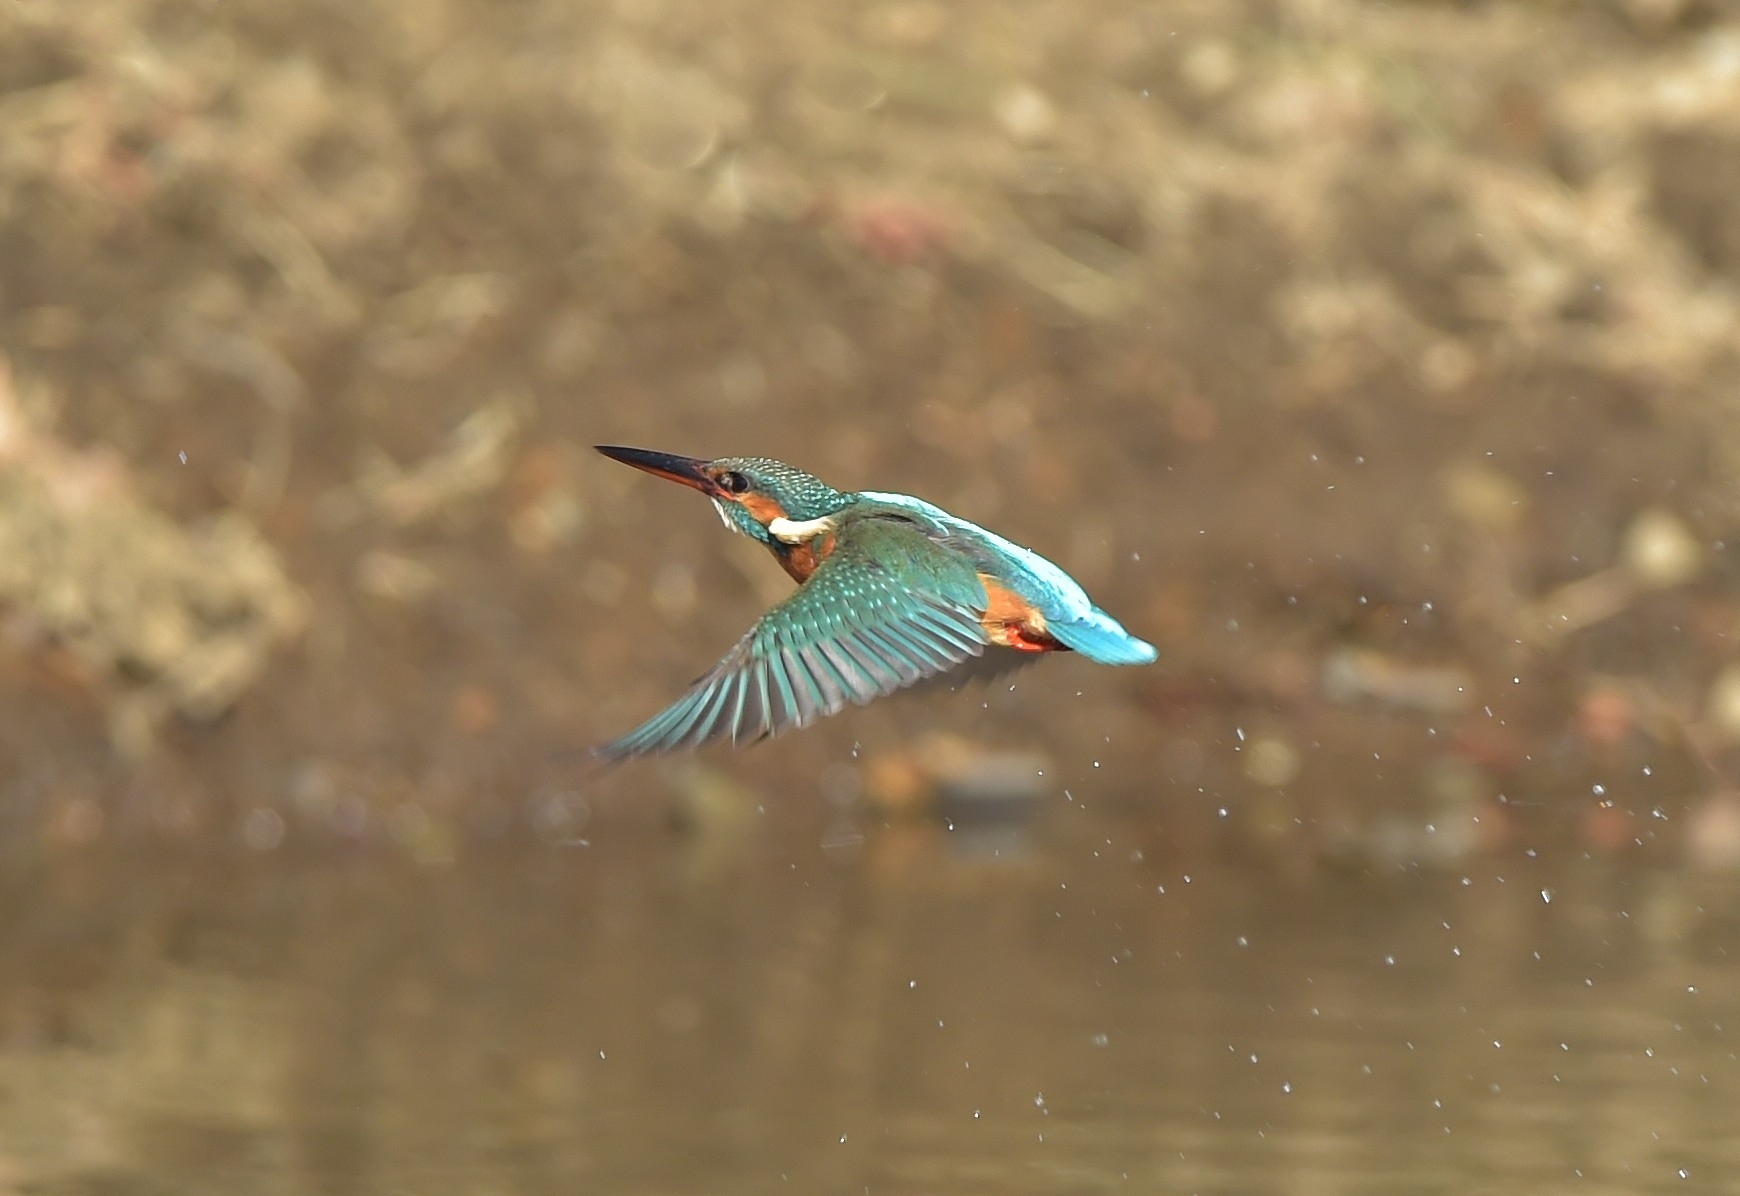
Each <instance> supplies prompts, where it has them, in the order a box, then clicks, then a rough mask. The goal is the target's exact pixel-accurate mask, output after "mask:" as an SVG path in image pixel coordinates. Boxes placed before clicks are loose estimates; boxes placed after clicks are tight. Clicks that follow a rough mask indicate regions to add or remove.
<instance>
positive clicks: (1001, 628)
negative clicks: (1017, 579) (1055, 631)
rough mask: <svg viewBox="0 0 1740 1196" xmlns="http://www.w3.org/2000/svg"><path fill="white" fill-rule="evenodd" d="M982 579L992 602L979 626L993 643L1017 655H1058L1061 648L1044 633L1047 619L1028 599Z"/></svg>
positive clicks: (981, 575) (1003, 586)
mask: <svg viewBox="0 0 1740 1196" xmlns="http://www.w3.org/2000/svg"><path fill="white" fill-rule="evenodd" d="M979 580H980V581H982V582H984V583H985V595H986V597H988V598H989V599H990V603H989V605H987V606H986V607H985V613H984V614H983V615H981V616H980V617H979V623H980V625H981V626H983V627H984V629H985V634H986V635H987V636H989V637H990V639H991V642H992V643H993V644H1001V645H1002V646H1003V647H1005V648H1014V649H1015V650H1016V651H1017V652H1055V651H1057V649H1058V648H1060V647H1061V646H1062V645H1060V644H1059V643H1058V642H1057V641H1056V640H1054V639H1052V638H1051V635H1050V633H1048V632H1047V631H1046V630H1045V616H1044V615H1042V614H1040V613H1039V612H1038V611H1037V610H1036V609H1034V606H1033V604H1032V603H1030V602H1028V601H1027V599H1025V598H1023V597H1021V595H1019V594H1017V593H1016V592H1015V591H1014V590H1011V589H1009V588H1008V587H1007V586H1005V585H1003V584H1002V583H1001V582H998V581H997V580H996V579H994V578H991V577H988V576H986V575H985V574H983V573H981V574H979Z"/></svg>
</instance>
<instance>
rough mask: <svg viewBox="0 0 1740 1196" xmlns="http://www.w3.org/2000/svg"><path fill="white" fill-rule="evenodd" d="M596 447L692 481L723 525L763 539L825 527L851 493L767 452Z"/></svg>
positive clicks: (795, 537)
mask: <svg viewBox="0 0 1740 1196" xmlns="http://www.w3.org/2000/svg"><path fill="white" fill-rule="evenodd" d="M597 448H598V451H599V452H601V453H603V454H604V455H605V456H606V457H609V458H610V459H611V460H612V461H621V462H622V463H623V464H624V465H632V466H634V467H635V468H636V469H641V470H645V471H646V472H647V473H650V474H653V475H655V476H657V477H661V478H668V479H670V480H671V481H673V482H681V483H682V484H683V485H685V486H689V487H692V488H693V489H696V490H699V491H700V492H701V493H702V494H705V495H706V496H707V497H708V498H710V499H712V500H713V505H714V506H715V507H716V508H718V511H719V516H720V518H722V519H723V520H724V521H725V526H727V527H729V528H731V529H732V530H733V531H739V532H742V533H743V534H744V535H746V536H748V537H750V538H751V539H754V540H759V541H760V542H761V543H763V544H770V543H772V542H773V541H774V540H784V541H787V542H791V543H795V542H798V541H802V540H805V539H808V538H809V537H811V536H813V535H816V534H818V533H819V532H821V531H822V530H825V528H826V526H827V524H826V521H827V520H828V519H829V517H830V516H832V515H834V514H835V513H837V512H838V511H840V510H841V509H843V508H845V507H847V506H849V505H850V504H851V503H852V502H853V498H852V496H851V495H849V494H842V493H841V492H840V491H838V490H835V489H834V488H833V487H832V486H829V485H828V484H827V483H826V482H823V481H822V480H821V479H820V478H817V477H814V476H812V475H810V474H807V473H805V472H804V471H803V470H801V469H793V468H792V467H791V466H789V465H787V464H786V463H785V462H784V461H775V460H774V459H773V458H771V457H719V458H717V459H716V460H712V461H703V460H701V459H700V458H697V457H679V456H677V455H675V454H674V453H659V452H654V451H652V450H651V449H637V448H622V447H619V446H616V445H607V444H601V445H598V446H597Z"/></svg>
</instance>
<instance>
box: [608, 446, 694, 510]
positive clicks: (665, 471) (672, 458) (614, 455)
mask: <svg viewBox="0 0 1740 1196" xmlns="http://www.w3.org/2000/svg"><path fill="white" fill-rule="evenodd" d="M592 447H594V448H596V449H597V450H598V451H599V452H601V453H603V454H604V455H605V456H606V457H609V458H610V459H611V460H612V461H621V462H622V463H623V464H624V465H632V466H634V467H635V468H636V469H641V470H645V471H646V472H647V473H650V474H652V475H653V476H654V477H660V478H668V479H669V480H671V481H673V482H681V483H682V484H683V485H685V486H692V487H694V488H695V489H696V490H699V491H700V492H701V493H702V494H705V495H707V496H708V497H709V498H716V497H718V495H719V493H720V490H719V487H718V485H717V484H716V483H715V482H714V481H713V479H712V478H710V477H708V476H707V473H706V466H707V462H706V461H703V460H701V459H700V458H699V457H679V456H677V455H676V454H675V453H655V452H654V451H653V450H652V449H637V448H623V447H621V446H619V445H614V444H597V445H593V446H592Z"/></svg>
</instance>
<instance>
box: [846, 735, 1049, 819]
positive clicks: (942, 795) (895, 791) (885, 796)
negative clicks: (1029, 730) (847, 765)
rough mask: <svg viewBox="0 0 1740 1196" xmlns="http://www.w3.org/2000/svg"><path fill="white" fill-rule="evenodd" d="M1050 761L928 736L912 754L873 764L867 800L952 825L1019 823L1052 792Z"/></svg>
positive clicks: (893, 811) (882, 758)
mask: <svg viewBox="0 0 1740 1196" xmlns="http://www.w3.org/2000/svg"><path fill="white" fill-rule="evenodd" d="M1049 770H1050V764H1049V762H1048V760H1047V759H1046V757H1045V756H1044V755H1042V754H1040V753H1038V752H1022V751H1007V750H1000V749H996V748H991V747H988V746H985V745H982V744H977V743H974V742H972V741H971V740H967V739H962V738H960V737H958V736H954V735H942V734H934V735H929V736H926V737H925V738H924V739H922V740H921V741H919V742H918V743H917V744H916V745H914V746H913V747H912V748H911V749H910V750H908V751H902V752H892V753H888V754H885V755H881V756H877V757H874V758H872V759H871V760H870V761H869V763H868V764H867V765H866V767H865V770H864V796H865V797H866V798H867V799H868V800H869V801H870V803H871V804H872V805H874V806H876V807H878V808H879V809H882V810H884V811H886V812H888V813H891V814H901V815H906V814H917V813H935V814H937V815H939V816H941V817H943V818H946V819H949V820H951V821H953V820H958V821H961V822H972V821H983V820H987V819H1003V818H1020V817H1024V816H1026V815H1027V814H1028V813H1030V812H1031V811H1032V809H1033V807H1034V806H1036V805H1037V804H1038V803H1039V802H1040V801H1042V800H1043V799H1044V798H1045V796H1046V795H1047V794H1048V793H1049V792H1051V790H1052V787H1051V786H1050V785H1049V784H1048V783H1047V782H1046V778H1045V774H1046V773H1047V772H1048V771H1049Z"/></svg>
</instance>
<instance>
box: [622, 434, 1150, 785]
mask: <svg viewBox="0 0 1740 1196" xmlns="http://www.w3.org/2000/svg"><path fill="white" fill-rule="evenodd" d="M596 447H597V449H598V451H599V452H600V453H603V454H604V455H605V456H606V457H609V458H611V459H612V460H614V461H620V462H622V463H623V464H624V465H632V466H634V468H636V469H641V470H645V471H646V472H647V473H650V474H653V475H654V476H656V477H661V478H667V479H669V480H670V481H673V482H680V483H681V484H682V485H685V486H688V487H691V488H692V489H695V490H699V491H700V492H701V493H702V494H704V495H706V496H707V497H708V498H710V499H711V500H712V501H713V506H714V509H716V510H717V511H718V512H719V518H720V519H722V520H723V521H724V523H725V526H726V527H728V528H730V529H731V530H732V531H734V532H739V533H741V534H743V535H745V536H748V537H749V538H750V539H751V540H754V541H755V542H756V543H758V544H761V545H763V546H764V547H766V548H767V549H768V550H769V551H770V552H772V553H773V556H774V559H776V560H777V561H778V562H779V564H780V566H781V567H782V568H784V570H785V571H786V572H787V573H788V574H790V575H791V577H792V579H793V580H794V581H796V582H797V583H798V588H797V589H796V591H794V592H793V593H792V594H791V596H790V597H788V598H786V599H784V600H783V601H781V602H779V603H778V604H776V605H775V606H774V607H773V609H771V610H769V611H768V612H767V613H766V614H764V615H762V616H761V618H760V619H759V620H758V621H757V622H756V624H755V626H753V627H751V628H750V629H749V633H748V634H747V635H745V636H744V637H743V638H742V639H741V640H739V641H738V642H737V646H736V647H734V648H732V649H731V651H730V652H728V653H726V655H725V658H724V659H723V660H721V661H720V662H719V663H718V664H716V665H714V666H713V668H712V669H710V670H709V671H708V672H707V673H705V674H704V675H703V676H702V677H701V678H700V679H699V680H697V681H696V682H695V683H694V684H693V685H691V686H690V687H689V689H688V691H687V692H686V693H684V694H683V696H682V697H680V698H678V699H677V700H676V702H675V703H673V704H672V705H671V706H669V707H667V708H666V709H664V710H662V711H660V712H659V713H658V714H655V715H653V717H652V718H650V719H648V720H647V721H646V722H644V723H642V724H641V725H640V726H638V727H636V728H635V729H634V730H632V731H630V732H628V733H627V734H626V735H623V736H621V737H620V738H618V739H614V740H611V741H610V742H609V743H606V744H603V745H602V746H600V747H597V748H594V749H593V755H594V756H595V757H596V758H598V759H599V760H601V761H604V762H606V763H615V762H617V761H621V760H626V759H628V758H630V757H634V756H643V755H648V754H651V753H656V752H665V751H671V750H674V749H678V748H690V747H698V746H700V745H701V744H703V743H707V742H710V741H713V740H718V739H729V740H730V741H731V742H732V743H734V744H742V743H752V742H754V741H756V740H759V739H765V738H768V737H769V736H773V735H777V734H779V733H780V732H782V731H785V730H787V729H789V728H791V727H805V726H808V725H809V724H811V723H813V722H815V721H816V720H817V719H820V718H823V717H825V716H827V715H830V714H835V713H837V712H839V711H840V710H842V709H844V708H845V707H846V706H847V705H848V704H856V705H860V706H861V705H863V704H864V703H866V702H869V701H871V700H872V699H874V698H879V697H882V696H884V695H886V694H891V693H893V692H895V691H896V690H900V689H904V688H906V687H907V686H909V685H913V684H915V683H916V682H919V681H921V680H924V679H925V678H927V677H935V676H939V675H941V674H944V673H947V672H950V671H951V670H953V669H956V668H958V667H960V666H962V665H965V664H967V663H968V662H970V661H972V660H974V659H975V658H977V657H980V656H982V655H984V653H985V652H986V650H987V649H990V648H993V647H994V648H997V649H1001V650H1005V651H1007V652H1013V653H1040V652H1069V651H1074V652H1079V653H1081V654H1082V655H1083V656H1085V657H1087V658H1088V659H1089V660H1093V661H1096V662H1098V663H1100V664H1111V665H1140V664H1150V663H1152V662H1153V661H1154V660H1155V659H1156V657H1157V656H1158V653H1156V652H1155V650H1154V646H1153V645H1152V644H1149V643H1147V642H1146V641H1144V640H1140V639H1137V638H1136V637H1135V636H1133V635H1131V634H1130V633H1129V632H1127V631H1125V630H1124V628H1123V626H1122V625H1120V624H1119V623H1118V621H1117V620H1116V619H1114V618H1112V617H1111V616H1110V615H1108V614H1107V613H1106V612H1105V611H1103V610H1101V609H1100V608H1099V607H1097V606H1095V605H1094V604H1093V601H1092V600H1091V599H1090V598H1089V597H1088V596H1087V593H1086V591H1084V590H1083V589H1082V588H1081V586H1080V585H1078V584H1077V583H1076V581H1075V579H1074V578H1072V577H1071V576H1070V575H1069V574H1067V573H1065V572H1064V571H1063V570H1062V569H1060V568H1058V567H1057V566H1056V565H1054V564H1052V563H1051V562H1050V561H1048V560H1046V559H1045V558H1044V557H1042V556H1040V555H1039V554H1038V553H1036V552H1033V551H1031V550H1029V549H1026V548H1023V547H1021V546H1020V545H1019V544H1015V543H1012V542H1010V541H1008V540H1005V539H1004V538H1003V537H1001V536H999V535H997V534H995V533H994V532H989V531H986V530H985V529H984V528H982V527H979V526H978V525H977V524H974V523H969V522H967V521H966V520H965V519H961V518H959V517H957V516H955V515H951V514H949V513H948V512H947V511H945V510H943V509H942V508H941V507H937V506H934V505H932V504H931V503H928V502H925V501H924V500H923V499H920V498H913V497H911V496H910V495H906V494H887V493H882V492H880V491H875V490H860V491H857V492H851V491H842V490H835V489H834V488H833V487H832V486H829V485H828V484H827V483H825V482H823V481H822V480H821V479H820V478H817V477H813V476H812V475H810V474H807V473H805V472H803V471H802V470H800V469H794V468H793V467H792V466H790V465H787V464H786V463H785V462H783V461H775V460H773V459H772V458H770V457H719V458H716V459H714V460H711V461H707V460H701V459H699V458H696V457H680V456H677V455H675V454H673V453H660V452H654V451H652V450H649V449H638V448H623V447H620V446H617V445H603V444H601V445H597V446H596Z"/></svg>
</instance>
